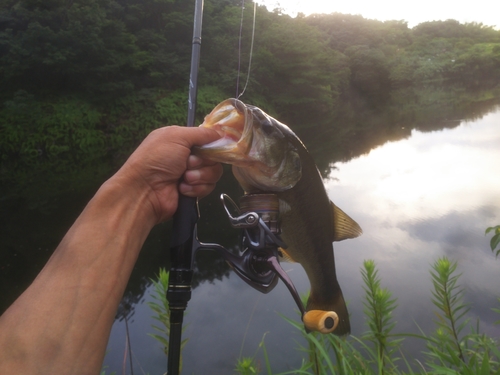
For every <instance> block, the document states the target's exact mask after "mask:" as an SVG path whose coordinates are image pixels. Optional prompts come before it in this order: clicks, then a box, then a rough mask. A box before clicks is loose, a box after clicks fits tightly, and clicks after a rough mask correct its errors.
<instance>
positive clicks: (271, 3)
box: [257, 0, 500, 29]
mask: <svg viewBox="0 0 500 375" xmlns="http://www.w3.org/2000/svg"><path fill="white" fill-rule="evenodd" d="M497 1H498V0H475V1H473V2H472V1H456V0H454V1H452V0H420V1H418V2H417V1H401V0H379V1H371V0H350V1H332V0H257V2H258V3H259V4H265V5H266V6H267V7H268V8H269V9H270V10H272V9H274V8H276V5H277V4H278V3H279V5H280V6H281V7H282V8H284V9H285V12H286V13H288V14H290V15H292V16H294V15H296V13H297V12H302V13H304V14H305V15H309V14H311V13H333V12H338V13H346V14H360V15H362V16H363V17H364V18H369V19H377V20H380V21H387V20H405V21H407V22H408V26H409V27H414V26H416V25H418V24H419V23H422V22H426V21H435V20H443V21H444V20H447V19H455V20H457V21H459V22H461V23H465V22H478V23H483V24H484V25H488V26H495V28H497V29H498V28H500V18H499V17H498V8H497V7H498V5H497Z"/></svg>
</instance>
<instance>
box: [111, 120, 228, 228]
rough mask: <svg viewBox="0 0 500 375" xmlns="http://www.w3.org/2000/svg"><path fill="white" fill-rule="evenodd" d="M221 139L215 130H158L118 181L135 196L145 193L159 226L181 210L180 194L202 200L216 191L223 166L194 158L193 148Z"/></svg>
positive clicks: (122, 172) (119, 176)
mask: <svg viewBox="0 0 500 375" xmlns="http://www.w3.org/2000/svg"><path fill="white" fill-rule="evenodd" d="M218 138H220V135H219V134H218V133H217V132H216V131H214V130H212V129H205V128H198V127H196V128H195V127H189V128H187V127H179V126H168V127H164V128H160V129H156V130H154V131H153V132H151V133H150V134H149V135H148V136H147V137H146V139H145V140H144V141H143V142H142V143H141V144H140V145H139V147H138V148H137V149H136V150H135V152H134V153H133V154H132V155H131V156H130V158H129V159H128V160H127V162H126V163H125V164H124V166H123V167H122V168H121V169H120V171H119V172H118V173H117V174H116V175H115V178H116V179H118V180H119V181H120V183H121V184H122V185H123V184H127V185H128V186H129V187H131V188H133V189H134V191H135V194H141V193H144V192H145V193H146V194H147V195H148V201H149V202H150V204H151V208H152V209H153V212H154V214H155V215H156V222H161V221H165V220H167V219H169V218H170V217H171V216H172V215H173V214H174V213H175V211H176V209H177V203H178V200H179V192H180V193H181V194H183V195H186V196H189V197H200V198H201V197H204V196H206V195H208V194H209V193H210V192H211V191H212V190H213V189H214V187H215V183H216V182H217V181H218V180H219V178H220V177H221V175H222V166H221V165H220V164H219V163H214V162H210V161H207V160H203V159H201V158H199V157H197V156H194V155H191V148H192V147H193V146H202V145H204V144H207V143H210V142H213V141H215V140H217V139H218ZM137 189H139V190H137Z"/></svg>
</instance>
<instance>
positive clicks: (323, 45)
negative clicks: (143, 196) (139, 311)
mask: <svg viewBox="0 0 500 375" xmlns="http://www.w3.org/2000/svg"><path fill="white" fill-rule="evenodd" d="M193 11H194V1H192V2H191V1H184V0H182V1H181V0H151V1H137V0H73V1H62V0H48V1H46V0H44V1H41V0H0V102H1V106H0V159H1V162H2V167H1V169H0V181H2V180H3V181H5V180H6V179H10V180H12V175H11V174H10V173H11V172H12V171H13V170H17V171H19V170H22V169H23V168H38V169H43V166H46V165H48V164H47V163H52V164H53V163H63V164H65V163H66V164H67V165H68V166H69V165H75V163H82V162H86V163H89V162H93V161H94V160H96V159H98V158H101V157H102V156H103V155H109V154H110V153H111V154H113V155H115V157H116V154H117V153H118V154H119V153H120V152H121V153H124V154H126V153H127V152H129V151H128V150H130V148H131V147H133V146H134V145H135V144H136V143H137V142H138V141H139V140H140V139H141V138H142V137H143V136H144V135H145V134H147V133H148V132H149V131H150V130H151V129H153V128H155V127H158V126H160V125H162V124H172V123H178V124H182V123H184V122H185V118H186V111H187V110H186V108H187V104H186V103H187V86H188V77H189V65H190V57H191V56H190V55H191V38H192V27H193V26H192V22H193ZM252 11H253V4H251V5H250V6H249V4H247V5H246V9H245V11H244V12H242V9H241V2H240V1H239V0H238V1H236V0H212V1H207V2H205V9H204V20H203V45H202V58H201V65H200V80H199V82H200V95H199V103H198V113H199V114H200V115H199V119H201V118H202V116H203V114H206V113H207V112H208V111H209V110H210V109H211V108H212V107H213V105H215V104H216V103H217V102H218V101H220V100H221V99H224V98H226V97H231V96H235V95H236V81H237V79H238V78H239V80H240V91H241V87H242V85H243V81H244V80H245V78H246V72H247V69H248V61H249V51H250V42H251V34H252V21H253V20H252ZM242 14H243V24H242V25H243V27H242V39H241V42H240V40H239V34H240V22H241V16H242ZM240 44H241V51H242V53H241V58H239V55H238V49H239V45H240ZM238 67H241V69H240V77H238ZM446 80H454V81H457V80H458V81H460V82H462V83H463V84H464V85H467V86H470V85H474V84H476V83H477V82H479V81H481V80H487V81H488V83H489V84H490V85H491V86H492V87H493V86H495V85H497V83H498V82H500V31H497V30H495V29H494V28H493V27H489V26H485V25H482V24H477V23H469V24H460V23H459V22H457V21H454V20H448V21H434V22H426V23H422V24H420V25H418V26H416V27H414V28H413V29H410V28H408V26H407V24H406V22H403V21H388V22H380V21H375V20H368V19H364V18H363V17H361V16H352V15H344V14H338V13H334V14H329V15H313V16H309V17H304V16H301V15H299V16H298V17H297V18H291V17H289V16H287V15H283V14H281V13H280V12H279V11H274V12H269V11H268V10H267V9H266V8H264V7H261V6H259V7H257V17H256V29H255V48H254V53H253V60H252V69H251V74H250V82H249V85H248V89H247V91H246V93H245V96H244V97H243V99H244V100H245V101H247V102H251V103H253V104H256V105H260V106H263V107H264V108H265V110H266V111H268V112H269V113H271V114H272V115H275V116H277V117H278V118H279V119H280V120H281V121H283V122H286V123H288V124H289V125H291V126H292V128H293V129H294V130H296V131H297V132H298V133H299V135H301V132H302V133H304V132H305V130H308V131H309V130H310V129H311V127H314V128H315V129H316V130H317V129H321V130H322V131H325V130H327V129H328V128H332V127H336V128H335V132H338V133H342V134H347V133H349V132H352V133H354V132H355V130H353V129H352V128H349V127H347V126H345V125H344V126H340V125H334V124H335V123H337V124H345V121H335V119H338V118H340V117H341V118H349V116H350V115H352V114H353V113H360V112H362V111H363V110H365V109H366V108H370V107H372V108H373V107H374V106H381V105H384V103H386V102H387V100H388V98H389V97H390V96H391V94H393V93H394V92H396V91H395V90H401V88H408V87H410V88H414V89H416V88H417V87H420V86H421V85H422V84H423V83H425V82H430V81H434V82H435V81H440V82H442V81H446ZM403 112H404V111H403ZM367 117H368V116H367ZM309 133H310V132H309ZM350 154H352V150H344V151H343V154H340V155H339V157H340V158H345V157H347V156H348V155H350ZM52 164H51V168H52ZM59 167H60V165H58V167H57V168H59Z"/></svg>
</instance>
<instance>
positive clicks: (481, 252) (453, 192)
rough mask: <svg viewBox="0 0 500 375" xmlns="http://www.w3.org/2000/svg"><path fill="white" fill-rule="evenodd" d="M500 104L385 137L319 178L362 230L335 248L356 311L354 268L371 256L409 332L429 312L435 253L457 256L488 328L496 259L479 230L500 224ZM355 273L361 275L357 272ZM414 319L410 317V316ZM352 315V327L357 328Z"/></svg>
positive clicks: (499, 264) (497, 275)
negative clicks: (476, 115)
mask: <svg viewBox="0 0 500 375" xmlns="http://www.w3.org/2000/svg"><path fill="white" fill-rule="evenodd" d="M498 160H500V110H498V108H497V110H496V112H493V113H490V114H488V115H486V116H484V117H483V118H482V119H479V120H477V121H476V122H475V123H474V124H469V123H466V122H464V123H462V124H461V125H460V126H458V127H457V128H454V129H445V130H442V131H437V132H429V133H423V132H419V131H413V132H412V136H411V137H410V138H408V139H405V140H402V141H398V142H393V143H388V144H385V145H383V146H381V147H378V148H376V149H374V150H372V151H371V152H370V153H369V154H368V155H364V156H361V157H359V158H357V159H354V160H351V161H349V162H347V163H341V164H336V167H337V168H338V169H337V170H334V172H333V175H332V176H331V177H333V178H332V179H331V180H329V181H327V182H326V186H327V190H328V192H329V195H330V197H331V198H332V199H333V200H334V201H335V202H336V203H337V204H338V205H339V206H340V207H341V208H343V209H344V210H346V212H348V214H349V215H351V216H352V217H353V218H355V219H356V220H357V221H358V222H359V223H360V225H361V227H362V228H363V230H364V235H363V236H362V237H361V238H359V239H356V240H354V241H345V242H343V243H339V244H337V245H336V246H335V248H336V258H337V259H338V260H337V263H338V264H343V265H342V266H341V267H339V265H338V266H337V268H338V274H339V279H340V283H341V286H342V288H343V290H344V294H345V295H346V296H347V298H348V299H350V300H351V301H352V302H353V303H352V305H351V311H353V310H354V309H362V305H361V303H360V299H361V298H362V294H363V293H362V290H360V285H361V284H360V283H361V278H360V276H359V275H357V274H356V273H355V272H356V269H358V270H359V267H360V266H361V265H362V261H363V260H364V259H374V260H375V261H376V263H377V266H378V268H379V272H380V276H381V277H382V285H383V286H384V287H387V288H388V289H389V290H391V291H393V292H394V296H395V297H397V298H398V304H399V307H398V309H397V311H396V316H395V318H396V320H397V321H398V325H397V328H398V331H416V325H415V322H416V323H418V324H419V325H420V327H423V328H425V331H426V332H429V331H430V329H432V327H426V326H425V325H426V324H427V325H428V324H429V323H430V322H431V321H432V319H433V315H432V311H433V310H434V307H433V305H432V303H431V301H430V299H431V293H430V288H431V282H430V280H429V270H430V265H431V264H432V263H433V262H434V261H435V260H436V259H437V258H438V257H441V256H447V257H449V258H450V259H452V260H455V261H457V262H458V269H459V272H462V273H463V276H462V277H461V284H462V285H463V286H464V287H465V290H466V300H467V301H468V302H474V305H473V306H472V310H471V312H472V314H473V315H475V316H478V317H480V318H481V320H482V323H484V324H483V325H482V327H483V329H488V330H495V331H496V332H497V333H498V331H499V330H498V328H493V327H492V319H495V318H496V319H498V317H495V316H494V315H493V314H491V312H490V308H491V307H495V306H497V302H496V296H498V295H499V293H498V290H499V289H498V287H499V286H500V272H498V270H499V268H500V260H495V258H494V255H493V254H492V252H491V251H490V249H489V238H488V237H485V235H484V230H485V229H486V227H488V226H492V225H496V224H498V223H500V189H499V188H500V175H499V174H498ZM358 273H359V272H358ZM414 321H415V322H414ZM357 324H358V323H356V322H354V326H355V328H354V331H355V334H357V333H358V332H362V331H363V330H364V329H365V328H364V327H363V328H362V329H361V330H360V327H357V326H356V325H357Z"/></svg>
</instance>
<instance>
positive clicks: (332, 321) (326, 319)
mask: <svg viewBox="0 0 500 375" xmlns="http://www.w3.org/2000/svg"><path fill="white" fill-rule="evenodd" d="M302 321H303V322H304V326H305V327H306V329H308V330H309V331H317V332H321V333H331V332H333V331H334V330H335V328H337V326H338V324H339V316H338V315H337V313H336V312H335V311H323V310H310V311H306V313H305V314H304V316H303V317H302Z"/></svg>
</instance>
